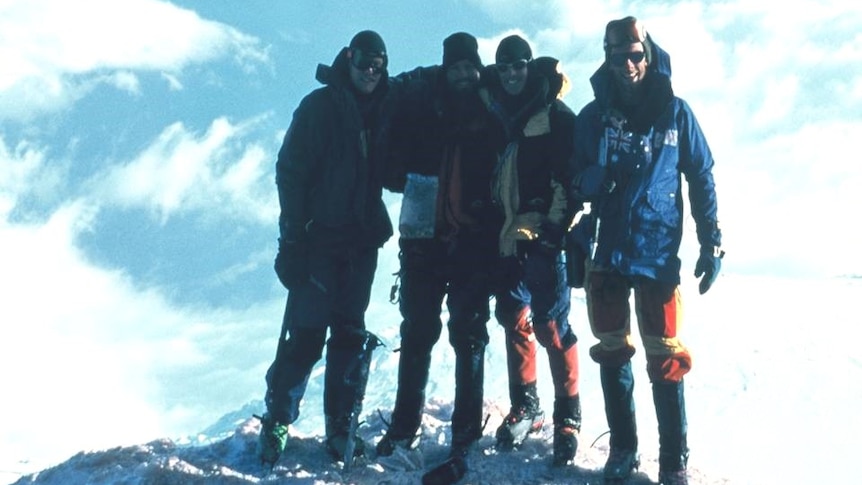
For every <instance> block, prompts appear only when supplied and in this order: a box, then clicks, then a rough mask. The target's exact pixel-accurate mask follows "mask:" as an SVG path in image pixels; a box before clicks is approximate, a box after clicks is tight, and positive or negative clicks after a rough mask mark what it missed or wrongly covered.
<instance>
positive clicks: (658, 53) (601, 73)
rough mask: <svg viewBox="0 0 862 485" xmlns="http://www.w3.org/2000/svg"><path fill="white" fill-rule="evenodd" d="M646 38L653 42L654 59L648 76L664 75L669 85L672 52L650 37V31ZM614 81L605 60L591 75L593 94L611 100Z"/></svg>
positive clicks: (601, 99) (603, 100)
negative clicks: (669, 52)
mask: <svg viewBox="0 0 862 485" xmlns="http://www.w3.org/2000/svg"><path fill="white" fill-rule="evenodd" d="M646 38H647V40H649V42H650V43H651V44H652V59H653V62H652V63H651V64H650V65H649V66H648V67H647V73H648V74H647V76H660V77H663V78H665V80H666V81H665V83H666V84H667V85H668V86H669V85H670V73H671V70H670V54H668V53H667V52H666V51H665V50H664V49H662V48H661V47H660V46H659V45H658V44H656V42H655V40H653V38H652V37H650V34H649V33H647V35H646ZM612 82H613V81H612V80H611V72H610V67H609V66H608V62H607V61H605V62H603V63H602V65H601V66H599V68H598V70H596V72H595V73H594V74H593V75H592V76H591V77H590V84H591V85H592V87H593V94H595V96H596V99H597V100H599V101H602V102H603V103H604V102H608V101H609V100H610V97H611V87H612V84H611V83H612ZM665 83H662V84H665Z"/></svg>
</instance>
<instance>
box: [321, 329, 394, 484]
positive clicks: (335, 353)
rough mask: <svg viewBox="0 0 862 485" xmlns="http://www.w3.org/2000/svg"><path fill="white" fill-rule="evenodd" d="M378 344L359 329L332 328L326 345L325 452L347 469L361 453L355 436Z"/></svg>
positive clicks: (363, 446) (362, 446)
mask: <svg viewBox="0 0 862 485" xmlns="http://www.w3.org/2000/svg"><path fill="white" fill-rule="evenodd" d="M380 345H382V342H381V341H380V339H379V338H377V337H376V336H375V335H374V334H372V333H370V332H367V331H365V330H363V329H360V328H341V327H335V328H333V330H332V336H331V337H330V338H329V341H328V342H327V344H326V370H325V373H324V389H323V412H324V415H325V424H326V449H327V451H328V452H329V454H330V455H332V457H333V458H334V459H336V460H343V461H344V466H345V470H349V468H350V466H351V465H352V463H353V458H354V457H357V456H362V455H364V454H365V443H364V442H363V441H362V439H360V438H359V437H358V436H357V435H356V428H357V426H358V420H359V414H360V413H361V412H362V401H363V399H364V398H365V386H366V385H367V384H368V372H369V368H370V365H371V357H372V355H371V354H372V352H373V351H374V349H375V348H377V347H378V346H380Z"/></svg>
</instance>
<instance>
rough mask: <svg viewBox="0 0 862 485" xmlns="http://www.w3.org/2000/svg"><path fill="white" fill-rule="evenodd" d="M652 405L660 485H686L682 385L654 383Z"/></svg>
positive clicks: (685, 424) (679, 383) (685, 428)
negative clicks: (656, 425) (654, 416)
mask: <svg viewBox="0 0 862 485" xmlns="http://www.w3.org/2000/svg"><path fill="white" fill-rule="evenodd" d="M652 395H653V402H654V404H655V413H656V418H657V419H658V436H659V456H658V465H659V482H660V483H662V484H664V485H688V478H686V472H685V469H686V465H687V464H688V443H687V436H686V435H687V423H686V418H685V393H684V389H683V382H682V381H679V382H654V383H653V385H652Z"/></svg>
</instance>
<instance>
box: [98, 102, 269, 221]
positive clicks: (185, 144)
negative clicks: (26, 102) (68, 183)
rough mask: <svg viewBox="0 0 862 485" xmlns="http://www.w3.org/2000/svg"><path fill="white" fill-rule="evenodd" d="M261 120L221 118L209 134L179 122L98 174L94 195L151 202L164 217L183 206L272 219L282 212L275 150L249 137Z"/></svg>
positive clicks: (128, 203) (102, 199) (110, 200)
mask: <svg viewBox="0 0 862 485" xmlns="http://www.w3.org/2000/svg"><path fill="white" fill-rule="evenodd" d="M259 121H261V120H260V119H256V120H249V121H246V122H243V123H240V124H232V123H231V122H230V121H228V120H227V119H226V118H218V119H216V120H214V121H213V122H212V123H211V124H210V126H209V129H208V130H207V131H206V133H203V134H198V133H194V132H190V131H189V130H188V129H187V128H186V127H185V126H184V125H183V124H182V123H179V122H177V123H174V124H172V125H170V126H168V127H167V128H165V129H164V130H163V131H162V133H161V134H159V136H158V137H157V138H156V139H155V140H154V141H153V143H152V144H151V145H150V146H148V147H147V148H145V149H144V150H143V151H142V152H141V153H140V154H139V155H137V156H136V157H135V158H134V159H133V160H131V161H129V162H128V163H121V164H116V165H113V166H111V168H109V169H108V170H107V171H106V172H105V173H104V174H102V175H100V176H97V177H95V178H94V181H93V182H92V184H91V185H92V189H91V190H90V191H89V192H90V193H91V194H92V195H91V198H92V200H94V201H99V203H100V204H106V205H107V204H118V205H120V206H121V207H125V208H129V207H146V208H148V209H149V210H151V211H152V212H153V214H155V215H156V216H157V217H158V218H159V219H161V220H162V222H164V221H165V220H167V218H168V217H170V216H171V215H172V214H174V213H176V212H180V211H182V212H190V211H203V212H206V211H208V210H211V211H214V212H218V213H219V215H220V216H230V215H231V214H241V215H242V216H243V217H244V218H247V217H249V216H251V217H257V218H258V219H259V220H260V221H261V222H262V223H265V224H270V223H271V222H272V221H273V220H276V219H277V217H278V214H277V212H275V211H276V210H277V204H274V203H273V202H274V197H275V196H274V193H275V191H274V188H273V185H274V179H272V168H271V167H270V165H271V164H272V160H271V159H272V154H271V150H270V149H269V148H268V147H263V146H261V145H259V144H257V143H254V142H248V141H246V139H245V138H244V135H246V134H247V133H248V132H249V131H251V130H252V128H254V127H255V126H256V124H257V123H258V122H259Z"/></svg>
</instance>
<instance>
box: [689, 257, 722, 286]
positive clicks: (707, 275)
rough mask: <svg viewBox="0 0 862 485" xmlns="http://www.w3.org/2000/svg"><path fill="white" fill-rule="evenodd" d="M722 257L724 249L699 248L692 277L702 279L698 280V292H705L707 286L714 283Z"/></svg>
mask: <svg viewBox="0 0 862 485" xmlns="http://www.w3.org/2000/svg"><path fill="white" fill-rule="evenodd" d="M723 257H724V251H722V250H721V249H719V248H718V247H702V248H700V257H699V258H697V264H696V265H695V266H694V277H695V278H700V277H701V276H703V279H701V280H700V287H699V289H700V294H701V295H702V294H704V293H706V292H707V291H708V290H709V288H710V287H711V286H712V284H713V283H715V279H716V278H717V277H718V272H719V271H720V270H721V258H723Z"/></svg>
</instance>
